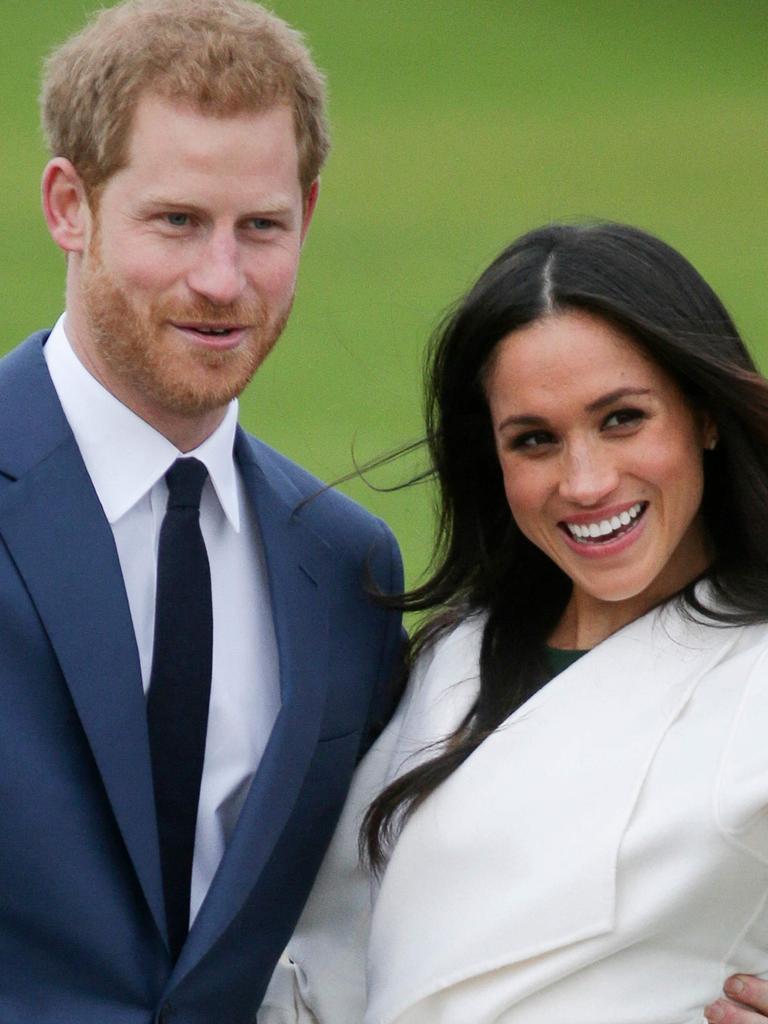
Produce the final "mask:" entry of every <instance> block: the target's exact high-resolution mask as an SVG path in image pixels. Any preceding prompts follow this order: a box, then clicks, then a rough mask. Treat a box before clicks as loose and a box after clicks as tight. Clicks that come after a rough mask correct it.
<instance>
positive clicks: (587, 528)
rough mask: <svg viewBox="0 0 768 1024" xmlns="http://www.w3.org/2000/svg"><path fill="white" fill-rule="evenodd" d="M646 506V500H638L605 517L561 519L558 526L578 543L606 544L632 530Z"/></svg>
mask: <svg viewBox="0 0 768 1024" xmlns="http://www.w3.org/2000/svg"><path fill="white" fill-rule="evenodd" d="M647 508H648V502H647V501H638V502H636V503H635V504H634V505H632V506H630V507H629V508H627V509H624V510H623V511H622V512H619V513H617V514H615V515H612V516H609V517H607V518H605V519H595V521H594V522H589V523H569V522H568V521H567V520H563V521H562V522H560V523H558V526H559V527H560V528H561V529H562V530H564V531H565V532H567V534H568V536H569V537H570V538H571V539H572V540H575V541H576V542H577V543H578V544H606V543H608V542H609V541H612V540H616V539H617V538H619V537H622V536H623V535H624V534H626V533H630V532H631V531H632V530H634V529H635V528H636V526H637V524H638V523H639V522H640V520H641V519H642V517H643V515H644V513H645V510H646V509H647Z"/></svg>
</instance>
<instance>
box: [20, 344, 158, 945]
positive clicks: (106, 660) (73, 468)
mask: <svg viewBox="0 0 768 1024" xmlns="http://www.w3.org/2000/svg"><path fill="white" fill-rule="evenodd" d="M43 338H44V336H38V337H36V338H33V339H30V342H28V343H27V344H26V345H25V346H22V348H21V349H18V350H17V351H16V352H15V353H14V354H13V356H12V357H10V359H8V360H6V361H5V362H4V366H3V376H2V378H0V399H2V405H3V413H2V417H0V437H1V438H3V439H4V440H3V441H2V444H1V445H0V471H2V472H3V473H4V474H5V475H6V478H10V482H6V483H5V485H4V487H3V488H2V492H1V493H0V537H2V540H3V542H4V543H5V545H6V547H7V549H8V551H9V553H10V556H11V558H12V559H13V561H14V563H15V565H16V568H17V569H18V572H19V574H20V575H21V577H22V578H23V580H24V583H25V585H26V587H27V589H28V591H29V594H30V597H31V599H32V602H33V603H34V605H35V608H36V610H37V612H38V614H39V616H40V619H41V620H42V623H43V626H44V628H45V630H46V632H47V634H48V637H49V639H50V642H51V644H52V646H53V649H54V651H55V653H56V657H57V659H58V661H59V664H60V666H61V670H62V673H63V675H64V679H65V681H66V684H67V686H68V687H69V690H70V694H71V696H72V700H73V702H74V704H75V707H76V709H77V712H78V715H79V717H80V721H81V723H82V726H83V729H84V731H85V734H86V736H87V739H88V742H89V744H90V747H91V750H92V752H93V756H94V759H95V761H96V765H97V767H98V770H99V772H100V773H101V776H102V779H103V782H104V786H105V789H106V792H107V796H108V798H109V801H110V803H111V805H112V809H113V812H114V815H115V818H116V820H117V824H118V827H119V829H120V832H121V834H122V836H123V840H124V842H125V845H126V847H127V850H128V853H129V855H130V857H131V860H132V862H133V865H134V868H135V870H136V874H137V875H138V878H139V882H140V884H141V887H142V889H143V891H144V894H145V896H146V899H147V902H148V904H149V906H150V909H151V911H152V914H153V916H154V918H155V921H156V922H157V925H158V927H159V928H160V930H161V931H163V932H164V916H163V910H162V884H161V878H160V868H159V858H158V849H157V837H156V829H155V828H154V802H153V798H152V780H151V773H150V766H149V749H148V740H147V731H146V716H145V702H144V694H143V690H142V686H141V672H140V667H139V660H138V652H137V650H136V643H135V638H134V633H133V626H132V623H131V618H130V611H129V607H128V600H127V597H126V594H125V588H124V585H123V579H122V573H121V571H120V564H119V561H118V557H117V551H116V549H115V545H114V541H113V538H112V533H111V530H110V528H109V524H108V523H107V520H106V518H105V516H104V513H103V511H102V508H101V505H100V504H99V501H98V498H97V496H96V493H95V491H94V489H93V486H92V484H91V481H90V478H89V476H88V474H87V471H86V469H85V466H84V464H83V461H82V459H81V457H80V453H79V450H78V448H77V445H76V443H75V440H74V437H73V436H72V434H71V432H70V430H69V427H68V425H67V424H66V420H65V419H64V416H63V413H62V411H61V407H60V405H59V403H58V399H57V396H56V393H55V391H54V389H53V386H52V384H51V381H50V377H49V376H48V372H47V368H46V366H45V361H44V359H43V357H42V351H41V347H40V343H41V341H42V340H43ZM21 424H23V425H24V426H23V427H20V425H21ZM27 426H28V428H29V429H28V432H25V433H24V434H23V435H22V433H21V432H20V431H21V430H22V429H24V427H27ZM6 427H7V429H6Z"/></svg>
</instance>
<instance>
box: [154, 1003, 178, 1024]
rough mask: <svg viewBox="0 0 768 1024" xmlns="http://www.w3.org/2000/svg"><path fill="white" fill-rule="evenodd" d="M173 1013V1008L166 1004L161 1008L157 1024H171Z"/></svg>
mask: <svg viewBox="0 0 768 1024" xmlns="http://www.w3.org/2000/svg"><path fill="white" fill-rule="evenodd" d="M173 1013H174V1010H173V1006H172V1005H171V1004H170V1003H166V1004H165V1005H164V1006H161V1007H160V1012H159V1013H158V1015H157V1024H169V1021H170V1019H171V1017H172V1016H173Z"/></svg>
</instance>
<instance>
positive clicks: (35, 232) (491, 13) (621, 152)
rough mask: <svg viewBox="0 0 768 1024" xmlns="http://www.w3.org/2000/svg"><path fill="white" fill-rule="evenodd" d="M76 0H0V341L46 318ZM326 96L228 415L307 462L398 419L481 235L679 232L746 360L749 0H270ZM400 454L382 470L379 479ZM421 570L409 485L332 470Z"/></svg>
mask: <svg viewBox="0 0 768 1024" xmlns="http://www.w3.org/2000/svg"><path fill="white" fill-rule="evenodd" d="M95 6H96V5H95V4H94V3H92V2H91V0H57V2H56V3H55V4H54V3H51V2H50V0H26V2H25V0H4V4H3V13H4V42H3V44H2V61H0V139H2V143H1V145H0V183H2V194H3V197H4V198H3V202H2V208H1V209H0V234H1V235H2V238H3V257H2V261H0V288H1V289H2V295H3V296H5V299H6V313H5V319H6V333H5V337H4V339H3V347H4V348H5V349H7V348H10V347H12V346H13V345H14V344H15V343H16V342H17V341H18V340H20V339H21V338H22V337H24V336H25V335H26V334H28V333H29V332H30V331H32V330H33V329H35V328H37V327H39V326H43V325H46V324H50V323H51V322H52V321H53V320H54V319H55V317H56V316H57V314H58V312H59V311H60V307H61V304H62V294H63V261H62V258H61V257H60V255H59V253H58V251H57V250H56V249H55V248H54V246H53V245H52V243H51V242H50V241H49V239H48V237H47V235H46V232H45V229H44V227H43V223H42V219H41V217H40V215H39V212H38V185H37V183H38V180H39V174H40V170H41V167H42V165H43V162H44V159H45V154H44V152H43V148H42V145H41V142H40V135H39V131H38V128H37V111H36V94H37V89H38V85H37V82H38V74H39V67H40V62H41V58H42V56H43V55H44V53H45V52H46V51H47V50H48V49H49V48H50V46H52V45H53V44H54V43H55V42H56V41H58V40H59V39H61V38H63V37H64V36H65V35H66V34H68V33H69V32H70V31H72V30H74V29H75V28H76V27H78V26H79V25H80V24H81V22H82V20H83V18H84V16H85V13H86V12H88V11H90V10H92V9H93V8H94V7H95ZM273 6H274V9H275V10H276V11H277V13H279V14H280V15H282V16H283V17H285V18H286V19H287V20H288V21H290V22H291V23H292V24H294V25H295V26H296V27H298V28H301V29H302V30H303V31H305V32H306V34H307V36H308V38H309V40H310V43H311V45H312V49H313V52H314V54H315V57H316V59H317V61H318V63H319V64H320V66H321V67H323V68H324V69H325V70H326V71H327V72H328V76H329V81H330V90H331V114H332V120H333V125H334V141H335V146H334V152H333V154H332V157H331V160H330V162H329V165H328V167H327V170H326V172H325V173H324V175H323V182H322V195H321V203H320V206H319V208H318V212H317V216H316V219H315V222H314V224H313V226H312V230H311V232H310V234H309V237H308V241H307V244H306V246H305V254H304V260H303V268H302V275H301V280H300V285H299V293H298V296H297V301H296V306H295V309H294V313H293V317H292V321H291V325H290V327H289V328H288V331H287V332H286V335H285V337H284V339H283V340H282V341H281V343H280V345H279V346H278V349H277V350H276V352H275V353H274V355H273V356H271V357H270V359H269V361H268V363H267V364H266V365H265V366H264V367H263V369H262V370H261V371H260V373H259V375H258V377H257V380H256V381H255V382H254V383H253V385H252V386H251V388H250V389H249V391H248V392H247V394H246V396H245V398H244V400H243V410H242V419H243V422H244V423H245V425H246V426H247V427H248V428H249V429H251V430H253V431H254V432H255V433H257V434H259V435H260V436H261V437H263V438H264V439H265V440H267V441H268V442H269V443H271V444H274V445H276V446H277V447H278V448H280V449H281V450H283V451H285V452H286V453H287V454H289V455H291V456H292V457H294V458H295V459H297V460H298V461H300V462H302V463H303V464H304V465H306V466H308V467H309V468H310V469H312V470H314V471H315V472H316V473H318V474H319V475H320V476H322V477H323V478H325V479H331V478H334V477H336V476H339V475H341V474H343V473H345V472H346V471H347V470H348V469H349V468H350V467H351V464H352V455H351V453H352V445H353V443H354V451H355V454H356V457H357V458H358V459H359V460H365V459H367V458H369V457H371V456H372V455H374V454H376V453H378V452H381V451H385V450H388V449H390V448H393V447H396V446H397V445H399V444H401V443H403V442H406V441H408V440H410V439H412V438H415V437H417V436H418V435H419V431H420V372H421V371H420V368H421V357H422V350H423V346H424V342H425V339H426V338H427V336H428V335H429V333H430V331H431V330H432V329H433V327H434V325H435V324H436V322H437V320H438V318H439V315H440V313H441V311H443V310H444V309H445V308H446V307H447V306H448V305H449V304H450V303H451V302H452V301H453V300H454V299H455V298H456V297H458V295H459V294H460V293H461V292H462V291H463V290H464V289H466V288H467V286H468V285H469V284H470V283H471V282H472V280H473V278H474V277H475V276H476V274H477V273H478V272H479V271H480V270H481V269H482V268H483V266H484V265H485V264H486V263H487V262H488V261H489V260H490V259H491V258H492V257H493V256H494V255H495V253H496V252H497V250H498V249H500V248H501V247H502V246H503V245H504V244H506V243H507V242H508V241H509V240H511V239H512V238H513V237H514V236H515V235H517V234H519V233H520V232H522V231H524V230H526V229H527V228H530V227H533V226H535V225H537V224H539V223H542V222H544V221H547V220H551V219H555V218H568V219H571V218H574V217H584V216H588V217H589V216H591V217H609V218H614V219H617V220H624V221H628V222H630V223H635V224H638V225H640V226H642V227H645V228H647V229H649V230H651V231H653V232H655V233H657V234H659V235H661V236H662V237H663V238H665V239H666V240H667V241H669V242H671V243H672V244H673V245H675V246H677V247H678V248H679V249H681V250H682V251H683V252H684V253H685V254H686V255H687V256H688V257H689V258H690V259H691V260H692V261H693V262H694V263H695V264H696V266H698V268H699V269H700V270H701V271H702V273H703V274H704V275H705V277H707V278H708V280H709V281H710V282H711V283H712V284H713V285H714V287H715V288H716V289H717V290H718V291H719V293H720V294H721V296H722V297H723V299H724V300H725V302H726V304H727V305H728V307H729V308H730V310H731V311H732V313H733V314H734V316H735V318H736V320H737V322H738V323H739V325H740V326H741V328H742V331H743V333H744V335H745V337H746V339H747V341H748V343H749V344H750V346H751V347H752V349H753V351H754V352H755V353H756V354H757V356H758V359H759V360H760V361H761V362H762V364H763V366H764V367H766V366H768V308H767V307H766V298H765V291H766V284H767V283H768V282H767V278H768V273H767V271H768V212H767V211H766V166H767V165H768V131H767V129H768V123H767V122H768V102H767V101H768V88H767V87H766V74H767V73H768V0H409V2H406V0H275V2H274V4H273ZM408 472H409V467H407V466H401V467H399V468H394V469H389V470H387V471H385V472H383V473H381V474H379V476H377V477H376V478H375V479H376V482H380V483H391V482H393V481H394V480H396V479H398V478H401V477H403V476H406V475H407V474H408ZM346 489H347V490H348V491H349V492H350V493H352V494H353V495H354V496H355V497H356V498H358V500H360V501H362V502H363V503H365V504H366V505H368V506H369V507H370V508H372V509H374V510H375V511H376V512H378V513H379V514H380V515H382V516H383V517H384V518H386V519H387V520H388V521H389V522H390V523H391V525H392V526H393V528H394V529H395V531H396V533H397V534H398V536H399V537H400V539H401V542H402V546H403V550H404V554H405V557H406V562H407V566H408V570H409V578H410V580H411V581H414V580H415V579H416V578H417V577H418V575H419V573H420V572H421V571H422V569H423V568H424V566H425V564H426V560H427V558H428V553H429V543H430V537H431V533H432V522H431V516H430V507H429V505H430V501H429V491H428V488H424V487H421V488H414V489H410V490H406V491H400V492H398V493H395V494H382V493H377V492H375V491H373V490H371V489H369V488H367V487H366V486H365V485H364V484H363V483H361V482H360V481H354V482H352V483H351V484H349V485H346Z"/></svg>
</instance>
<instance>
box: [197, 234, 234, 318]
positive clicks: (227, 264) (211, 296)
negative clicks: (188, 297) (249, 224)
mask: <svg viewBox="0 0 768 1024" xmlns="http://www.w3.org/2000/svg"><path fill="white" fill-rule="evenodd" d="M187 283H188V285H189V287H190V288H191V289H192V291H194V292H196V293H197V294H198V295H202V296H203V297H204V298H206V299H208V300H209V301H210V302H213V303H215V304H216V305H217V306H226V305H229V304H231V303H232V302H236V301H237V300H238V299H239V298H240V297H241V296H242V294H243V289H244V288H245V277H244V275H243V271H242V267H241V259H240V252H239V248H238V244H237V239H236V238H235V237H234V235H233V234H232V233H231V232H228V231H220V232H215V233H214V234H212V235H211V237H210V239H209V240H208V241H207V244H206V245H205V246H204V247H203V248H202V249H201V251H200V252H199V254H198V256H197V259H196V260H195V263H194V265H193V267H192V268H191V270H190V271H189V273H188V275H187Z"/></svg>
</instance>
